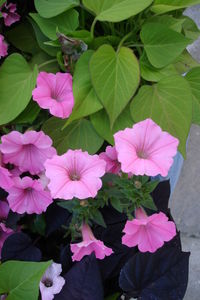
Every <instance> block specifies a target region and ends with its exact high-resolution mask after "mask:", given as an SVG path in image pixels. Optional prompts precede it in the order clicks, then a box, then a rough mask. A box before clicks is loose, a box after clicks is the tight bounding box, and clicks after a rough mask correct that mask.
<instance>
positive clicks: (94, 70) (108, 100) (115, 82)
mask: <svg viewBox="0 0 200 300" xmlns="http://www.w3.org/2000/svg"><path fill="white" fill-rule="evenodd" d="M90 72H91V79H92V84H93V87H94V89H95V92H96V94H97V96H98V98H99V99H100V100H101V102H102V104H103V106H104V107H105V109H106V111H107V113H108V115H109V119H110V124H111V127H112V126H113V124H114V122H115V120H116V119H117V117H118V116H119V115H120V113H121V112H122V111H123V109H124V108H125V106H126V105H127V104H128V102H129V101H130V99H131V98H132V96H133V95H134V93H135V91H136V89H137V87H138V85H139V80H140V73H139V64H138V60H137V58H136V57H135V55H134V54H133V52H132V51H131V50H130V49H128V48H125V47H122V48H121V49H120V50H119V51H118V52H115V50H114V49H113V48H112V47H111V46H109V45H103V46H101V47H100V48H99V49H98V50H97V51H96V52H95V53H94V54H93V56H92V58H91V60H90Z"/></svg>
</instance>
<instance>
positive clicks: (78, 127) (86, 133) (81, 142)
mask: <svg viewBox="0 0 200 300" xmlns="http://www.w3.org/2000/svg"><path fill="white" fill-rule="evenodd" d="M64 124H65V120H61V119H58V118H54V117H53V118H50V119H49V120H47V121H46V122H45V123H44V125H43V127H42V130H43V131H44V132H45V133H46V134H48V135H49V136H50V137H51V138H52V140H53V145H54V147H55V148H56V149H57V151H58V153H59V154H63V153H65V152H66V151H67V150H68V149H82V150H84V151H88V152H89V153H90V154H94V153H96V152H97V151H98V150H99V149H100V148H101V146H102V144H103V139H102V138H101V137H100V136H99V135H98V134H97V132H96V131H95V129H94V128H93V126H92V124H91V122H90V121H88V120H85V119H81V120H79V121H77V122H74V123H72V124H70V125H69V126H68V127H67V128H65V129H64V130H62V128H63V126H64Z"/></svg>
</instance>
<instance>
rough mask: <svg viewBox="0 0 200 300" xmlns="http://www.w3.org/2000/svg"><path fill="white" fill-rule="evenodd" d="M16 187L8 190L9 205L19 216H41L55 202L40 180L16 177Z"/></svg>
mask: <svg viewBox="0 0 200 300" xmlns="http://www.w3.org/2000/svg"><path fill="white" fill-rule="evenodd" d="M13 181H14V186H13V187H11V188H10V189H9V190H8V193H9V195H8V198H7V200H8V203H9V206H10V208H11V210H12V211H14V212H17V213H19V214H23V213H25V212H26V213H28V214H33V213H36V214H41V213H42V212H44V211H46V209H47V207H48V206H49V205H50V204H51V203H52V202H53V201H52V198H51V195H50V193H49V192H48V191H45V190H44V189H43V186H42V184H41V183H40V182H39V180H32V179H31V178H30V177H24V178H22V179H20V178H17V177H15V178H14V179H13Z"/></svg>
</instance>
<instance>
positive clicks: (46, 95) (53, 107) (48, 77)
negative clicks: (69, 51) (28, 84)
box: [32, 72, 74, 119]
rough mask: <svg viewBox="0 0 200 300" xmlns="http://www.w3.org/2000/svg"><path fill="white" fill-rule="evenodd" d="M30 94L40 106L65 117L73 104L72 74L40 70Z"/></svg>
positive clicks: (53, 113) (55, 114) (60, 116)
mask: <svg viewBox="0 0 200 300" xmlns="http://www.w3.org/2000/svg"><path fill="white" fill-rule="evenodd" d="M32 95H33V100H35V101H36V102H37V103H38V104H39V106H40V107H41V108H47V109H49V110H50V113H51V114H52V115H54V116H56V117H59V118H63V119H64V118H67V117H69V116H70V114H71V112H72V109H73V106H74V96H73V91H72V76H71V75H70V74H69V73H59V72H58V73H56V74H52V73H46V72H40V73H39V75H38V77H37V87H36V88H35V89H34V90H33V92H32Z"/></svg>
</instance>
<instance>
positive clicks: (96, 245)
mask: <svg viewBox="0 0 200 300" xmlns="http://www.w3.org/2000/svg"><path fill="white" fill-rule="evenodd" d="M81 231H82V237H83V241H82V242H80V243H77V244H71V251H72V252H73V254H74V255H73V256H72V260H73V261H76V260H77V261H80V260H81V259H82V258H83V257H84V256H85V255H90V254H91V253H93V252H94V253H95V256H96V258H99V259H104V258H105V256H109V255H111V254H112V253H113V251H112V249H111V248H108V247H106V246H105V245H104V243H103V242H102V241H100V240H97V239H96V238H95V237H94V235H93V233H92V230H91V228H90V227H89V225H87V224H83V225H82V229H81Z"/></svg>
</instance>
